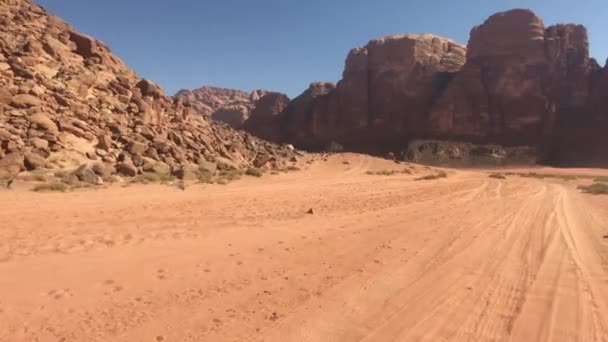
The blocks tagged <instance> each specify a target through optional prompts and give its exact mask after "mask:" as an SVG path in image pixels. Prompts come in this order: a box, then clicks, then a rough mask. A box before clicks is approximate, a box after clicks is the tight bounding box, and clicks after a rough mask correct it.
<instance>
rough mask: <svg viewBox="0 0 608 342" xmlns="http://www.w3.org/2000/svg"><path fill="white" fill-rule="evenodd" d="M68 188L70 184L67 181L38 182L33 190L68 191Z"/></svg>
mask: <svg viewBox="0 0 608 342" xmlns="http://www.w3.org/2000/svg"><path fill="white" fill-rule="evenodd" d="M68 190H69V187H68V185H67V184H65V183H60V182H53V183H46V184H38V185H36V186H35V187H34V188H33V189H32V191H36V192H45V191H59V192H66V191H68Z"/></svg>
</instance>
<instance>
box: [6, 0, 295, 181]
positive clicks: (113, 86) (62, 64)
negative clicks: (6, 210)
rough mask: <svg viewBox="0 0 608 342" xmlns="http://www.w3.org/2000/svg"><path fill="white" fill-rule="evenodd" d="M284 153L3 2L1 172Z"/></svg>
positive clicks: (87, 40)
mask: <svg viewBox="0 0 608 342" xmlns="http://www.w3.org/2000/svg"><path fill="white" fill-rule="evenodd" d="M288 154H289V151H288V150H282V149H281V148H279V147H277V146H276V145H273V144H270V143H267V142H264V141H260V140H257V139H255V138H253V137H251V136H250V135H248V134H245V133H239V132H236V131H234V130H233V129H231V128H229V127H227V126H226V125H224V124H219V123H215V122H212V121H208V120H207V119H205V118H204V117H202V116H198V115H192V110H191V108H190V107H189V105H188V104H187V103H185V102H184V101H182V100H181V99H173V98H171V97H168V96H166V95H165V94H164V91H163V90H162V88H160V87H159V86H158V85H156V84H154V83H153V82H151V81H148V80H143V79H141V78H139V77H137V75H136V74H135V73H134V72H133V71H131V70H129V69H128V68H127V67H126V66H125V64H124V63H123V62H122V61H121V60H120V59H119V58H117V57H116V56H115V55H113V54H112V53H111V51H110V49H109V48H108V47H106V46H105V45H104V44H102V43H101V42H99V41H97V40H95V39H93V38H91V37H88V36H86V35H84V34H81V33H79V32H76V31H75V30H74V29H73V28H72V27H71V26H69V25H68V24H66V23H65V22H63V21H61V20H60V19H59V18H57V17H55V16H52V15H49V14H48V13H47V12H46V11H45V10H44V9H43V8H42V7H40V6H38V5H35V4H32V3H31V2H30V1H28V0H3V1H0V173H1V174H2V175H4V174H7V173H8V174H15V173H18V172H20V171H23V170H26V169H27V170H36V169H62V168H69V167H74V166H79V165H80V164H87V165H89V166H91V167H92V170H94V171H95V172H96V173H97V174H98V175H99V176H101V175H103V174H104V173H106V172H109V173H115V172H118V173H121V174H123V175H127V176H133V175H136V174H138V173H141V172H142V171H144V170H164V171H163V172H165V171H166V172H174V171H176V170H179V169H182V168H184V167H189V166H190V167H191V166H192V165H200V164H201V163H215V162H216V160H218V159H219V158H221V159H222V160H229V161H231V162H232V163H233V164H234V165H238V166H245V165H250V164H251V163H252V162H253V161H254V160H256V159H258V160H259V158H260V156H263V159H264V160H267V161H270V163H280V160H281V158H283V157H284V156H285V157H287V155H288ZM224 164H226V163H224ZM79 174H80V175H84V174H86V172H85V173H83V172H81V173H79ZM2 175H0V176H2Z"/></svg>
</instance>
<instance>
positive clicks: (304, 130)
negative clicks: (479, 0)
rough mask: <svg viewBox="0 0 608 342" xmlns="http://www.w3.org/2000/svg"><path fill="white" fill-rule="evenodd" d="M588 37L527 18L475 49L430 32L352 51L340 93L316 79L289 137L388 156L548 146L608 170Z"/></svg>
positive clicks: (488, 29)
mask: <svg viewBox="0 0 608 342" xmlns="http://www.w3.org/2000/svg"><path fill="white" fill-rule="evenodd" d="M588 45H589V42H588V37H587V30H586V29H585V27H583V26H581V25H574V24H567V25H554V26H550V27H545V25H544V23H543V21H542V20H541V19H540V18H538V17H537V16H536V15H535V14H534V13H532V12H531V11H529V10H523V9H515V10H511V11H507V12H504V13H498V14H495V15H493V16H491V17H490V18H488V19H487V20H486V22H484V23H483V24H482V25H480V26H477V27H475V28H473V30H472V31H471V37H470V40H469V43H468V47H467V48H466V49H465V48H464V47H462V46H460V45H458V44H456V43H453V42H452V41H450V40H448V39H445V38H440V37H436V36H432V35H401V36H390V37H386V38H382V39H379V40H375V41H371V42H370V43H369V44H368V45H367V46H366V47H364V48H359V49H354V50H352V51H351V52H350V54H349V55H348V57H347V59H346V67H345V70H344V75H343V79H342V80H341V81H340V82H338V84H337V85H336V86H333V85H327V84H318V83H315V84H313V85H311V88H309V89H308V90H307V91H305V92H304V93H303V94H302V95H300V96H299V97H298V98H296V99H295V100H294V101H293V102H292V103H291V104H290V105H289V106H288V107H287V109H286V110H285V112H284V113H283V114H282V120H279V121H280V122H281V125H280V126H275V129H276V130H278V131H280V133H281V134H280V135H281V137H282V139H283V140H286V141H290V142H294V143H296V144H298V145H300V146H303V147H308V148H320V147H323V146H324V145H325V144H327V143H329V142H331V141H337V142H338V143H340V144H343V145H345V146H346V147H347V148H349V149H352V150H359V151H375V152H386V151H390V150H393V149H395V148H399V147H403V146H404V145H405V144H407V143H408V142H409V141H411V140H412V139H418V138H425V139H426V138H432V139H448V140H464V141H472V142H480V143H500V144H504V145H532V146H537V147H539V151H540V152H541V153H540V155H539V158H540V159H539V160H540V161H542V162H548V163H558V164H599V163H606V162H608V155H607V154H606V152H604V150H605V149H604V147H605V146H606V141H607V140H608V138H605V136H606V134H604V132H605V131H606V129H608V126H607V124H606V121H607V118H608V113H607V111H608V104H607V103H606V98H607V95H608V86H607V82H608V80H607V78H608V76H607V74H608V71H607V70H606V68H604V69H603V70H602V69H600V67H599V66H598V64H597V63H596V61H595V60H593V59H591V58H590V57H589V46H588Z"/></svg>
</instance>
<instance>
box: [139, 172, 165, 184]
mask: <svg viewBox="0 0 608 342" xmlns="http://www.w3.org/2000/svg"><path fill="white" fill-rule="evenodd" d="M175 179H176V177H175V176H173V175H168V174H160V173H155V172H144V173H142V174H141V175H137V176H135V177H133V178H131V180H130V181H129V182H130V183H142V184H149V183H166V182H171V181H174V180H175Z"/></svg>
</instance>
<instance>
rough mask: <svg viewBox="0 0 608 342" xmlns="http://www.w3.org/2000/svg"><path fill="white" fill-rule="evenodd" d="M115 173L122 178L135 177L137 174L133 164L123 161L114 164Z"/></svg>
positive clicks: (129, 161)
mask: <svg viewBox="0 0 608 342" xmlns="http://www.w3.org/2000/svg"><path fill="white" fill-rule="evenodd" d="M116 172H118V173H119V174H121V175H123V176H127V177H135V176H137V174H138V172H139V171H138V170H137V167H136V166H135V165H134V164H133V161H131V160H124V161H122V162H120V163H118V164H116Z"/></svg>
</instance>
